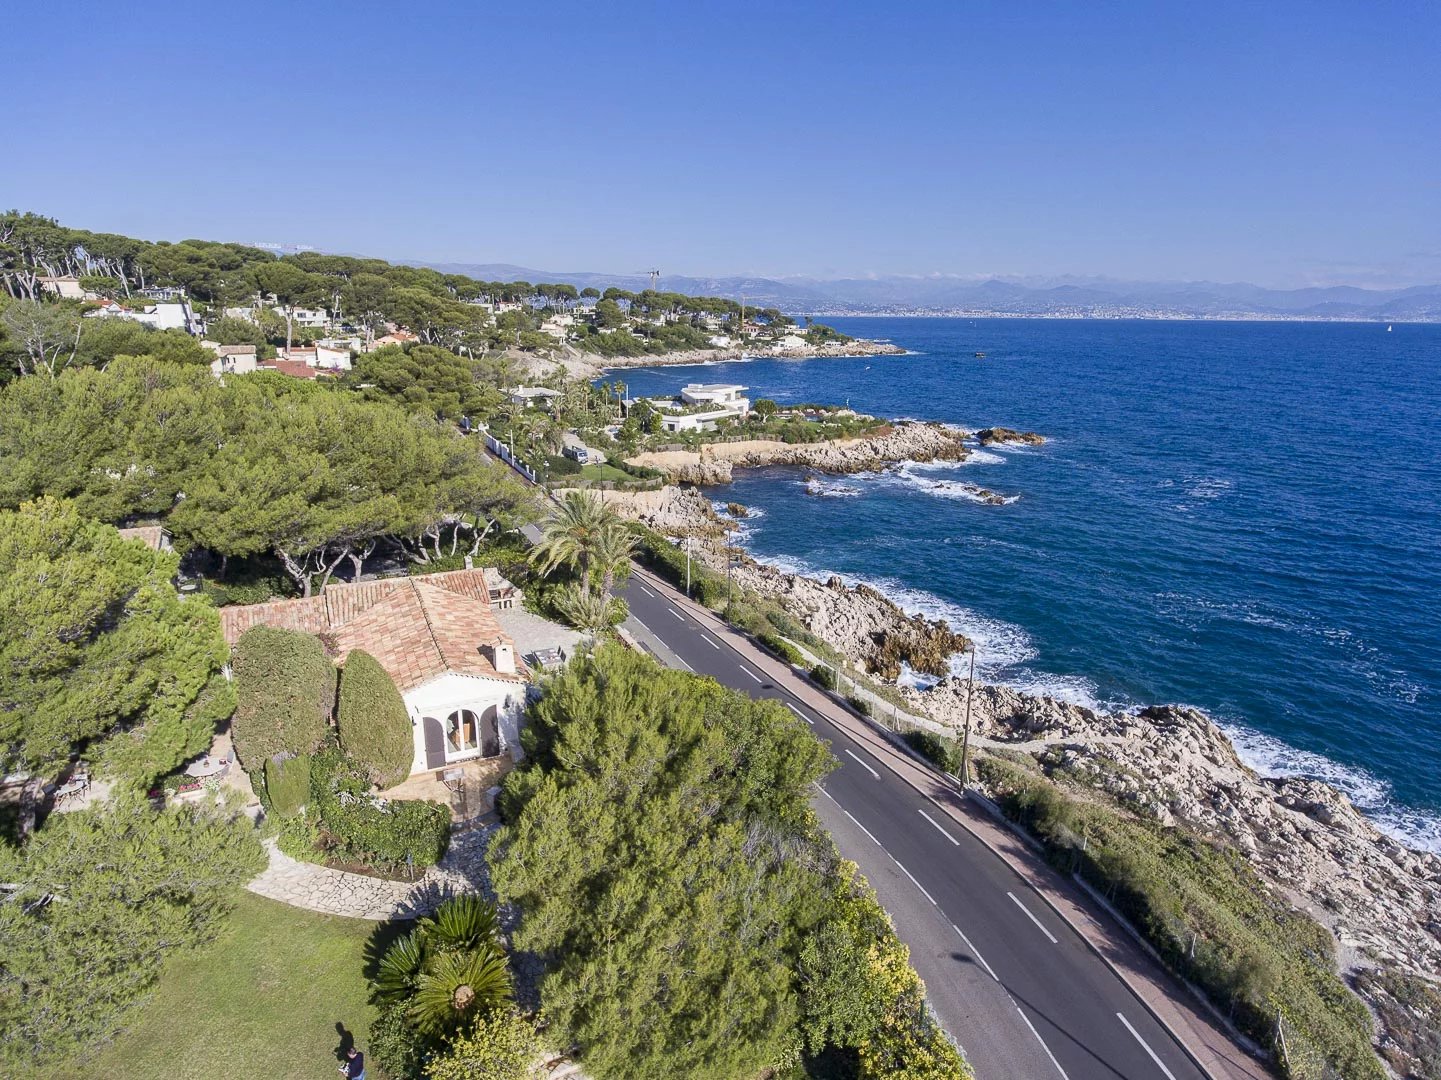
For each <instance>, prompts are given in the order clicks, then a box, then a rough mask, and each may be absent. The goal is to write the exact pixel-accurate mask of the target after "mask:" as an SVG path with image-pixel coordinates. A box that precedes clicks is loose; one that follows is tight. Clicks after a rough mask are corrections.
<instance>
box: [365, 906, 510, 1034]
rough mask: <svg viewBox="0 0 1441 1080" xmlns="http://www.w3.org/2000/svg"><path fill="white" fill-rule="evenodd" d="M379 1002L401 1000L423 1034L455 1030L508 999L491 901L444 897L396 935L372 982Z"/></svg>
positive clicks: (507, 978)
mask: <svg viewBox="0 0 1441 1080" xmlns="http://www.w3.org/2000/svg"><path fill="white" fill-rule="evenodd" d="M372 987H373V989H374V992H375V998H376V1000H377V1001H380V1002H397V1003H405V1004H406V1010H405V1015H406V1017H407V1019H409V1020H410V1022H411V1023H413V1024H414V1025H415V1027H416V1029H417V1030H419V1031H421V1032H423V1033H424V1034H426V1035H432V1036H435V1035H441V1034H444V1033H446V1032H450V1031H454V1030H456V1029H458V1028H459V1027H461V1026H462V1025H464V1024H467V1023H469V1022H470V1021H472V1020H473V1019H475V1018H476V1017H478V1016H483V1015H485V1014H487V1013H489V1012H491V1011H492V1010H494V1009H496V1008H498V1007H500V1006H502V1005H504V1004H506V1003H508V1002H509V1001H510V999H511V981H510V972H509V970H508V968H507V967H506V960H505V952H504V950H503V949H502V948H501V944H500V922H499V919H498V917H497V915H496V910H495V905H494V904H491V903H489V902H488V901H486V900H484V899H483V898H481V897H479V896H476V895H474V894H467V895H464V896H457V897H455V898H453V899H451V900H447V901H446V902H445V903H443V904H441V905H440V907H439V908H437V909H436V910H435V913H434V914H432V915H429V916H427V917H426V918H423V919H421V920H420V921H419V922H417V923H416V925H415V929H414V930H412V931H411V932H410V933H409V934H406V935H405V936H404V937H402V938H399V939H398V940H396V941H395V942H394V943H393V944H392V945H391V946H390V948H389V949H387V950H386V952H385V955H384V956H382V957H381V959H380V963H379V964H378V965H377V969H376V975H375V979H374V981H373V983H372Z"/></svg>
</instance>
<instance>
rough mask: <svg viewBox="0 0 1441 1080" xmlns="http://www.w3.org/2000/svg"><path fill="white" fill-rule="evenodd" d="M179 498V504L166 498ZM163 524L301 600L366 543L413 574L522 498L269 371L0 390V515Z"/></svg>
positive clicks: (153, 375)
mask: <svg viewBox="0 0 1441 1080" xmlns="http://www.w3.org/2000/svg"><path fill="white" fill-rule="evenodd" d="M182 492H183V493H184V498H183V499H182V498H181V497H180V495H181V493H182ZM40 495H54V496H57V497H62V498H70V499H74V500H75V502H76V504H77V506H78V507H79V508H80V510H81V512H83V513H85V514H87V515H89V516H93V517H97V518H100V519H101V520H104V521H122V520H125V519H127V518H130V517H133V516H136V515H149V516H158V517H162V518H163V519H164V521H165V524H166V525H167V526H168V527H169V528H170V529H171V530H172V531H173V532H174V533H175V536H176V539H177V542H178V543H179V544H180V545H181V546H182V547H201V548H206V549H209V550H211V551H213V552H215V553H217V554H219V555H222V556H234V557H244V556H251V555H259V554H269V555H273V556H274V557H275V558H276V559H278V560H279V561H280V564H281V566H282V567H283V568H284V570H285V572H286V573H287V574H288V575H289V576H290V578H291V580H292V581H293V582H294V583H295V586H296V588H297V589H298V590H300V591H302V592H307V593H308V592H309V591H310V590H311V589H313V588H314V587H315V586H316V585H323V584H324V583H325V582H326V581H327V580H329V578H330V576H331V574H333V573H334V571H335V569H336V567H337V566H338V565H339V564H340V563H342V562H344V561H347V560H348V561H349V563H350V569H351V570H352V571H353V572H355V573H359V572H361V571H362V570H363V567H364V561H365V559H366V558H368V557H369V556H370V555H371V554H372V553H374V551H375V550H376V547H377V545H378V544H385V545H387V546H389V547H390V548H392V549H394V550H396V551H398V552H399V553H401V554H403V555H404V556H405V557H406V558H408V559H410V560H412V561H417V562H422V563H423V562H425V561H428V560H429V559H430V558H432V557H436V556H438V555H439V553H440V551H439V549H440V545H441V541H442V538H443V537H448V538H449V539H450V540H451V542H452V543H454V542H455V540H457V539H459V538H461V537H462V536H465V537H470V536H476V535H480V534H481V533H483V532H484V531H485V530H486V529H488V528H492V527H493V526H494V524H495V523H496V522H498V521H500V520H501V519H504V520H506V521H507V522H511V521H513V520H514V519H515V516H516V515H517V514H518V513H520V512H521V511H522V510H523V508H524V507H526V506H528V505H529V500H530V496H529V495H528V493H526V492H525V491H524V490H523V489H522V488H521V487H520V485H519V483H518V481H517V480H516V478H515V477H514V476H513V475H512V474H511V473H510V471H509V470H507V469H505V468H503V467H501V466H499V465H497V464H494V463H492V462H489V461H487V460H486V458H485V457H484V455H483V454H481V453H480V452H479V451H478V449H477V447H476V446H475V444H474V443H473V442H468V441H467V440H466V439H465V438H464V437H462V436H461V435H460V434H459V433H458V432H457V431H456V430H455V428H454V427H453V426H452V425H448V424H443V423H439V422H437V421H435V420H434V419H429V418H426V417H422V416H417V415H414V414H412V413H407V412H405V411H404V410H402V409H400V408H398V407H396V406H395V405H394V404H392V403H390V402H386V401H375V402H370V401H364V400H362V399H361V397H360V396H359V395H356V394H351V393H346V392H342V391H337V390H334V389H328V388H325V387H318V386H316V385H315V384H313V383H306V382H300V381H297V380H293V379H287V378H285V377H284V376H281V375H276V374H273V373H263V372H262V373H256V374H253V375H247V376H245V377H243V378H235V379H228V380H226V381H225V383H224V384H223V385H222V384H221V383H219V382H218V381H217V380H216V379H214V378H213V377H212V376H211V375H210V373H209V371H208V370H206V369H205V368H194V367H185V366H181V365H176V364H172V363H165V362H162V361H157V360H153V359H127V360H117V361H115V362H114V363H111V364H110V365H109V366H108V367H106V369H105V370H103V371H100V370H95V369H89V368H87V369H82V370H72V371H68V372H66V373H64V374H62V375H61V376H59V377H58V378H55V379H21V380H18V381H16V382H14V383H12V384H11V385H9V386H7V387H5V388H4V389H3V390H0V506H15V505H18V504H19V503H20V502H23V501H25V500H27V499H31V498H35V497H38V496H40Z"/></svg>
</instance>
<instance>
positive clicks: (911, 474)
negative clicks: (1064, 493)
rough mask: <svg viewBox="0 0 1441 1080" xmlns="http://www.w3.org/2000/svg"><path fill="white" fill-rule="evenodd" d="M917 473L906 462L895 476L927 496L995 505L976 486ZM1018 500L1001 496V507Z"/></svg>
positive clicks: (983, 490)
mask: <svg viewBox="0 0 1441 1080" xmlns="http://www.w3.org/2000/svg"><path fill="white" fill-rule="evenodd" d="M917 471H918V470H917V469H916V468H915V466H913V465H911V464H910V463H909V462H907V463H906V464H904V465H902V466H901V467H900V468H899V469H897V470H896V471H895V475H896V476H897V477H898V478H899V479H901V480H902V481H904V482H905V483H906V484H907V485H908V486H910V487H912V488H915V489H916V490H918V491H923V492H925V493H926V494H927V495H934V496H936V497H937V498H941V499H962V500H964V501H966V502H974V503H982V504H986V505H996V504H995V503H993V502H992V501H991V498H990V494H989V493H987V492H986V490H985V489H984V488H981V487H980V486H978V485H976V484H969V483H965V482H964V481H960V480H945V479H936V478H935V477H930V476H920V475H917ZM930 471H934V470H930ZM1019 498H1020V496H1019V495H1006V496H1002V499H1003V505H1008V504H1010V503H1013V502H1015V501H1016V500H1017V499H1019Z"/></svg>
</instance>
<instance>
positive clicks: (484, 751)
mask: <svg viewBox="0 0 1441 1080" xmlns="http://www.w3.org/2000/svg"><path fill="white" fill-rule="evenodd" d="M499 753H500V729H499V728H498V727H497V725H496V710H495V706H494V705H492V706H491V707H490V708H488V709H486V710H485V712H484V713H482V714H481V717H480V756H481V757H495V756H496V755H497V754H499Z"/></svg>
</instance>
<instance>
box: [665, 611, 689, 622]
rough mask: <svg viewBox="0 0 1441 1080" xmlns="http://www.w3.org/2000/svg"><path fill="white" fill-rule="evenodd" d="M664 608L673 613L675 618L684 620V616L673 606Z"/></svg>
mask: <svg viewBox="0 0 1441 1080" xmlns="http://www.w3.org/2000/svg"><path fill="white" fill-rule="evenodd" d="M666 610H667V611H669V612H670V613H671V614H672V615H674V616H675V617H676V618H677V619H679V620H680V621H681V622H685V616H684V615H682V614H681V613H680V612H679V611H677V610H676V609H675V608H673V607H667V608H666Z"/></svg>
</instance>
